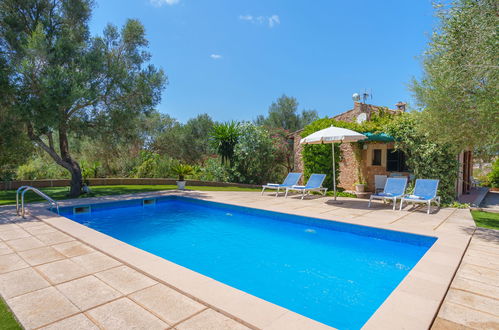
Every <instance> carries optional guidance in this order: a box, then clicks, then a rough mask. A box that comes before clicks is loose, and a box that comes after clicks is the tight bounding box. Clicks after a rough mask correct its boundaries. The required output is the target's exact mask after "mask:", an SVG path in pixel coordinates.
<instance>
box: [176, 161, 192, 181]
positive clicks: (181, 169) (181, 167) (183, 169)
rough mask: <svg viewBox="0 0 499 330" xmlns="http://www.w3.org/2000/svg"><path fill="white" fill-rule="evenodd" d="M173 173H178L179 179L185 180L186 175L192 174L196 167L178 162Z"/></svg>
mask: <svg viewBox="0 0 499 330" xmlns="http://www.w3.org/2000/svg"><path fill="white" fill-rule="evenodd" d="M172 171H173V173H175V174H177V175H178V181H184V180H185V176H186V175H191V174H192V173H193V172H194V168H193V167H192V166H191V165H187V164H182V163H178V164H177V165H175V166H173V168H172Z"/></svg>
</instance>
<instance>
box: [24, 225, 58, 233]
mask: <svg viewBox="0 0 499 330" xmlns="http://www.w3.org/2000/svg"><path fill="white" fill-rule="evenodd" d="M24 230H26V231H27V232H28V233H30V234H31V235H42V234H48V233H52V232H56V231H57V229H55V228H54V227H52V226H49V225H47V224H44V223H40V224H38V225H36V226H30V227H27V228H24Z"/></svg>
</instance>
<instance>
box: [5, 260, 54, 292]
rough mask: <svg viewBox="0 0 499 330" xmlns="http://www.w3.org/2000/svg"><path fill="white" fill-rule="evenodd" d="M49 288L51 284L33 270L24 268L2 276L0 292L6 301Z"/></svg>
mask: <svg viewBox="0 0 499 330" xmlns="http://www.w3.org/2000/svg"><path fill="white" fill-rule="evenodd" d="M48 286H50V283H49V282H47V281H46V280H45V279H44V278H43V277H41V276H40V274H38V273H37V272H36V271H34V270H33V269H32V268H23V269H20V270H16V271H13V272H10V273H6V274H2V275H0V292H1V293H2V296H3V297H4V298H5V299H9V298H12V297H15V296H19V295H22V294H25V293H28V292H31V291H35V290H39V289H43V288H46V287H48Z"/></svg>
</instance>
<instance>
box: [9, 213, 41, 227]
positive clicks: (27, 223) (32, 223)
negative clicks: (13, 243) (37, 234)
mask: <svg viewBox="0 0 499 330" xmlns="http://www.w3.org/2000/svg"><path fill="white" fill-rule="evenodd" d="M17 219H18V218H17ZM17 219H16V220H17ZM17 224H18V225H19V226H20V227H22V228H30V227H36V226H39V225H41V224H43V221H40V220H38V219H35V218H32V217H30V216H28V217H27V218H26V219H23V220H22V221H19V222H17Z"/></svg>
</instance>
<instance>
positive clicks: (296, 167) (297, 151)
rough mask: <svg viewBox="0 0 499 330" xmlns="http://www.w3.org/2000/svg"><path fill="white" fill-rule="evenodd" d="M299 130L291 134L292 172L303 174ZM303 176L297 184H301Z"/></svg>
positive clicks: (303, 167)
mask: <svg viewBox="0 0 499 330" xmlns="http://www.w3.org/2000/svg"><path fill="white" fill-rule="evenodd" d="M302 131H303V130H299V131H297V132H294V133H293V172H299V173H303V171H304V169H305V166H304V165H303V158H302V156H301V151H302V148H303V147H302V145H301V144H300V140H301V135H300V134H301V132H302ZM303 181H304V180H303V176H302V177H301V178H300V181H299V182H298V183H299V184H303Z"/></svg>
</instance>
